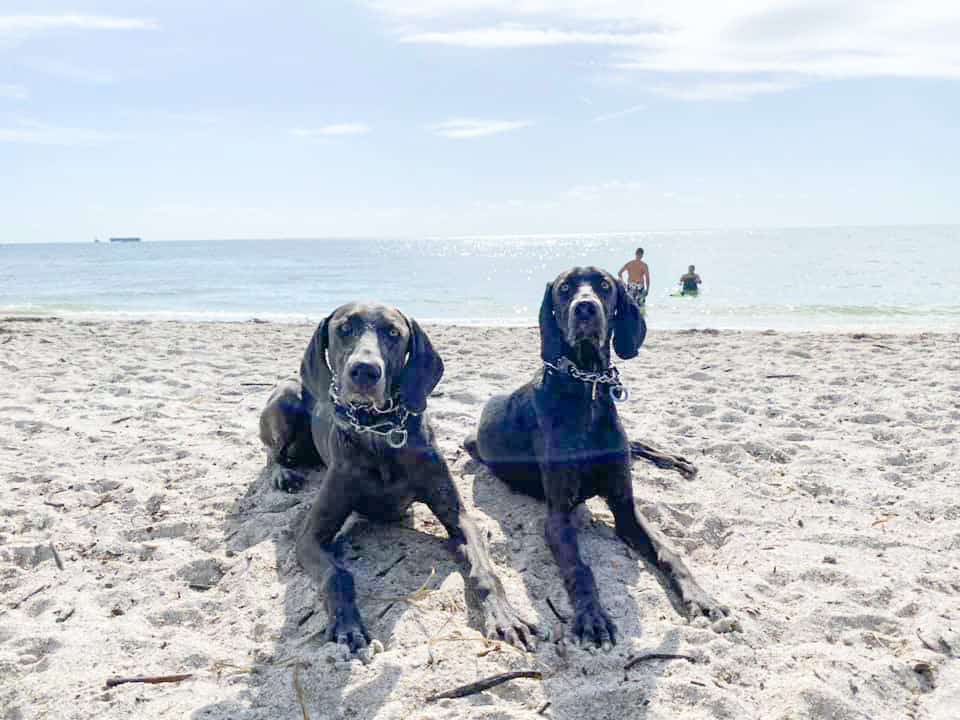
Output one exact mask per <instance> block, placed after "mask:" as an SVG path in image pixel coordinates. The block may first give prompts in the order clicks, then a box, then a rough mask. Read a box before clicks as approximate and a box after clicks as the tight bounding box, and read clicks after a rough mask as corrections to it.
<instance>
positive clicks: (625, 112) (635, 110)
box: [593, 105, 647, 122]
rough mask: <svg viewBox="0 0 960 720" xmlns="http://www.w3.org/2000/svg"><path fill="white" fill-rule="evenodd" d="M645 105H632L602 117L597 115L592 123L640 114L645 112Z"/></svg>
mask: <svg viewBox="0 0 960 720" xmlns="http://www.w3.org/2000/svg"><path fill="white" fill-rule="evenodd" d="M646 109H647V106H646V105H632V106H630V107H628V108H624V109H623V110H617V111H615V112H609V113H604V114H603V115H597V116H596V117H595V118H594V119H593V121H594V122H604V121H606V120H615V119H616V118H620V117H624V116H626V115H633V114H634V113H638V112H641V111H643V110H646Z"/></svg>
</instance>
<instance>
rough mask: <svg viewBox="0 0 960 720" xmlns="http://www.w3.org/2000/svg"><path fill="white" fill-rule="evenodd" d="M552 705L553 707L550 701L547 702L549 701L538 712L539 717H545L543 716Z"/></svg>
mask: <svg viewBox="0 0 960 720" xmlns="http://www.w3.org/2000/svg"><path fill="white" fill-rule="evenodd" d="M551 705H553V703H552V702H550V701H549V700H547V701H546V702H545V703H544V704H543V705H542V706H541V707H540V709H539V710H537V715H543V714H544V713H545V712H546V711H547V710H548V709H549V708H550V706H551Z"/></svg>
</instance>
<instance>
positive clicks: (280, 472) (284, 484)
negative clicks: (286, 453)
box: [273, 467, 307, 493]
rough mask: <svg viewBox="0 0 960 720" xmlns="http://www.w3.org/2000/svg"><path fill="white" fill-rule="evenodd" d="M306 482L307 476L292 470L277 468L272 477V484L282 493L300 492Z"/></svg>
mask: <svg viewBox="0 0 960 720" xmlns="http://www.w3.org/2000/svg"><path fill="white" fill-rule="evenodd" d="M306 482H307V476H306V475H304V474H303V473H302V472H300V471H299V470H294V469H293V468H285V467H278V468H277V469H276V471H275V472H274V475H273V484H274V486H275V487H276V488H277V490H282V491H283V492H288V493H295V492H300V490H302V489H303V486H304V485H305V484H306Z"/></svg>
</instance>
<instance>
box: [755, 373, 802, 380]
mask: <svg viewBox="0 0 960 720" xmlns="http://www.w3.org/2000/svg"><path fill="white" fill-rule="evenodd" d="M764 377H765V378H766V379H767V380H787V379H789V378H798V377H800V376H799V375H797V374H796V373H783V374H776V373H775V374H773V375H764Z"/></svg>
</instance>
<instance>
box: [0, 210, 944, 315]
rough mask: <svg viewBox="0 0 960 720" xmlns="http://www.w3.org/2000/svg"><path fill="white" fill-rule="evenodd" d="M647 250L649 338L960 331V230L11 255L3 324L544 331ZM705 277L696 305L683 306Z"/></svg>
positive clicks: (242, 245) (2, 253)
mask: <svg viewBox="0 0 960 720" xmlns="http://www.w3.org/2000/svg"><path fill="white" fill-rule="evenodd" d="M638 245H642V246H643V247H644V248H645V249H646V257H645V259H646V260H647V261H648V262H649V264H650V267H651V273H652V280H653V289H652V291H651V294H650V298H649V300H648V309H647V318H648V322H649V324H650V325H651V327H656V328H665V329H678V328H708V327H709V328H739V329H766V328H773V329H780V330H818V329H843V330H857V329H873V330H880V329H886V330H946V331H957V330H960V297H958V288H960V226H916V227H890V228H810V229H790V230H723V231H686V232H679V231H678V232H656V233H635V234H619V235H564V236H536V237H532V236H517V237H498V238H489V237H488V238H458V239H442V240H441V239H421V240H394V239H383V240H377V239H363V240H360V239H357V240H351V239H318V240H243V241H197V242H150V241H149V238H147V241H146V242H143V243H140V244H110V243H100V244H94V243H62V244H49V245H27V244H23V245H16V244H10V245H0V312H3V313H5V314H12V313H31V314H56V315H59V316H62V317H67V316H77V317H134V318H159V319H200V320H248V319H251V318H254V317H256V318H262V319H271V320H278V321H295V320H311V321H312V320H316V319H317V318H320V317H322V316H323V315H324V314H325V313H327V312H328V311H329V310H330V309H331V308H333V307H335V306H337V305H339V304H341V303H343V302H346V301H349V300H354V299H375V300H380V301H383V302H387V303H390V304H393V305H397V306H398V307H400V308H401V309H403V310H404V311H405V312H407V313H408V314H410V315H413V316H415V317H417V318H419V319H421V320H424V321H433V322H458V323H470V324H515V325H530V324H533V323H535V322H536V316H537V310H538V306H539V301H540V298H541V297H542V294H543V286H544V283H545V282H546V281H547V280H549V279H552V278H553V277H554V276H555V275H556V274H557V273H558V272H560V271H561V270H563V269H565V268H567V267H570V266H572V265H577V264H595V265H599V266H601V267H604V268H606V269H608V270H611V271H613V272H615V271H616V270H617V269H619V268H620V266H621V265H622V264H623V263H624V262H625V261H627V260H628V259H630V258H631V257H632V255H633V251H634V248H635V247H637V246H638ZM689 264H695V265H696V267H697V272H698V273H699V274H700V275H701V277H702V278H703V280H704V286H703V292H702V293H701V294H700V297H698V298H696V299H690V298H671V297H670V296H669V295H670V292H671V291H672V290H674V289H675V287H676V284H677V279H678V278H679V277H680V275H681V274H682V273H683V272H684V271H685V270H686V267H687V265H689Z"/></svg>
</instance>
